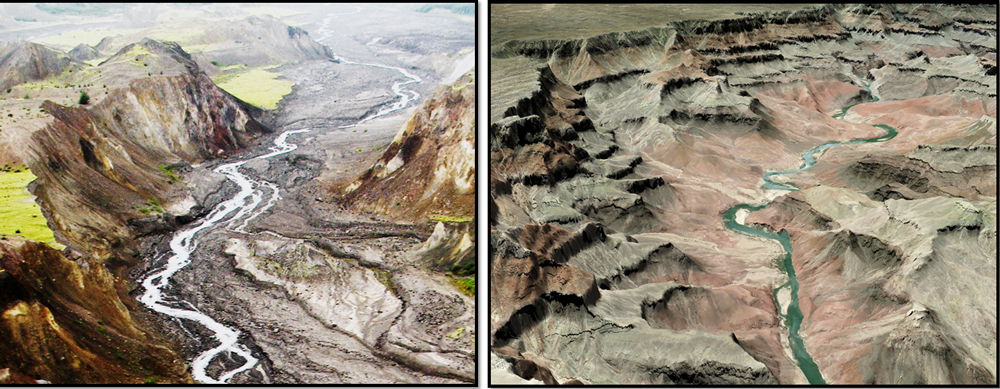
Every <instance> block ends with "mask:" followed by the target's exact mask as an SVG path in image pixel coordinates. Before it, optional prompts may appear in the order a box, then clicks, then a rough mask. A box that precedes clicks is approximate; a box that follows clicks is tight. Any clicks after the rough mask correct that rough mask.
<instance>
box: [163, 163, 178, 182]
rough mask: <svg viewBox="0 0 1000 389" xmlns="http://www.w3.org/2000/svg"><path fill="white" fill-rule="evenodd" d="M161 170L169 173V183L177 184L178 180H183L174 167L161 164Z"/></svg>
mask: <svg viewBox="0 0 1000 389" xmlns="http://www.w3.org/2000/svg"><path fill="white" fill-rule="evenodd" d="M159 169H160V171H161V172H163V174H166V175H167V183H168V184H176V183H178V182H183V180H182V179H181V176H180V175H178V174H177V172H175V171H174V168H172V167H170V166H167V165H160V168H159Z"/></svg>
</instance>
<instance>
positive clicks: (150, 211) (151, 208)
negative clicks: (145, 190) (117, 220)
mask: <svg viewBox="0 0 1000 389" xmlns="http://www.w3.org/2000/svg"><path fill="white" fill-rule="evenodd" d="M132 208H134V209H136V210H138V211H139V213H141V214H143V215H147V216H162V215H163V205H162V204H161V203H160V200H158V199H155V198H151V199H149V200H146V202H145V203H143V204H142V206H135V205H134V206H132Z"/></svg>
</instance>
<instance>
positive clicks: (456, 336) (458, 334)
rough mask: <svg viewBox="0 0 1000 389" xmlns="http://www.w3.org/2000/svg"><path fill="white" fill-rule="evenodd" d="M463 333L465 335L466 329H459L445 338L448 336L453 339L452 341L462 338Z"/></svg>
mask: <svg viewBox="0 0 1000 389" xmlns="http://www.w3.org/2000/svg"><path fill="white" fill-rule="evenodd" d="M463 333H465V327H458V328H456V329H455V330H454V331H452V332H450V333H448V334H447V335H445V336H447V337H449V338H452V339H458V337H459V336H462V334H463Z"/></svg>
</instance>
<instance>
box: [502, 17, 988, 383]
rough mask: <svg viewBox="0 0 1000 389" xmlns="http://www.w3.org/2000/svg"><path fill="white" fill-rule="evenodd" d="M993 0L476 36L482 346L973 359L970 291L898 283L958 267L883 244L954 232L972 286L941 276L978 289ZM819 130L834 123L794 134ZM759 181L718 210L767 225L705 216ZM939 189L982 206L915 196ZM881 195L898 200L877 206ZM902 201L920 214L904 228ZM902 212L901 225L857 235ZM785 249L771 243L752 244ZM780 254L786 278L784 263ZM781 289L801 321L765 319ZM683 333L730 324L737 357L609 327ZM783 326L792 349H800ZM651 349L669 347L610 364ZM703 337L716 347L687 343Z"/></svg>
mask: <svg viewBox="0 0 1000 389" xmlns="http://www.w3.org/2000/svg"><path fill="white" fill-rule="evenodd" d="M580 7H585V6H583V5H580ZM994 13H995V7H992V6H975V5H948V6H941V7H929V6H925V5H871V6H869V5H849V6H848V5H831V6H823V7H813V8H809V9H804V10H799V11H787V12H777V13H747V14H744V15H742V16H740V17H736V18H730V19H724V20H712V21H705V20H685V21H680V22H674V23H671V24H668V25H665V26H660V27H652V28H645V29H640V30H636V31H624V32H612V33H607V34H601V35H597V36H593V37H589V38H584V39H574V40H537V39H526V40H517V39H514V40H508V41H504V42H502V43H501V44H498V45H495V46H494V47H492V48H491V54H492V56H493V58H492V62H491V63H492V64H493V68H492V71H491V86H492V88H491V95H492V96H491V104H492V105H491V107H490V160H491V168H492V169H491V175H490V198H489V202H490V209H489V215H490V228H491V242H490V245H491V247H490V253H491V254H490V255H491V269H490V271H491V273H490V274H491V276H492V278H491V280H492V283H493V284H495V285H491V295H490V303H491V317H490V326H491V336H492V340H491V345H492V346H493V349H492V351H493V352H494V354H495V357H496V358H499V360H502V361H504V363H500V364H498V366H501V368H503V369H507V370H505V372H506V373H511V374H513V375H514V376H516V377H519V378H520V379H523V380H532V379H534V380H540V381H543V382H547V383H552V382H563V383H564V382H567V381H571V382H575V381H573V380H579V382H583V383H605V384H639V383H668V382H674V383H680V382H689V383H690V382H695V383H711V382H730V383H752V382H766V381H768V380H776V381H777V382H780V383H785V384H792V383H805V382H807V381H806V380H807V376H806V375H809V376H808V380H810V381H812V380H815V379H817V378H819V379H822V380H825V382H827V383H840V384H859V383H876V384H921V383H938V384H948V383H953V384H955V383H964V384H970V383H981V384H982V383H991V382H995V381H996V378H995V377H996V373H995V371H993V369H994V367H993V366H995V361H996V355H995V339H996V338H995V334H992V335H991V334H990V331H986V332H984V331H982V328H983V327H982V326H979V325H974V324H971V323H972V322H973V321H974V322H976V323H985V326H986V327H989V328H992V327H994V326H995V313H994V312H993V311H994V310H995V308H989V307H990V304H993V302H992V301H991V300H990V299H986V301H982V300H978V301H977V302H975V303H972V302H969V303H968V305H966V303H965V302H963V303H962V304H951V303H947V301H948V300H943V299H942V300H937V299H933V298H927V297H920V298H917V297H915V296H917V295H920V296H928V295H931V294H933V293H929V292H917V290H918V289H920V288H918V287H917V286H916V285H917V282H916V281H915V280H917V279H919V280H921V281H920V282H929V283H933V284H938V283H944V284H951V283H952V282H954V281H948V280H955V279H959V278H961V277H963V275H965V274H967V272H968V271H969V270H968V268H966V267H963V266H958V265H951V264H948V265H943V264H941V262H940V261H934V260H931V261H927V260H916V259H907V258H909V257H907V256H906V254H904V252H905V251H906V250H916V249H918V247H917V246H914V244H916V243H920V244H919V247H920V248H919V250H922V251H920V253H921V254H920V255H917V256H915V257H913V258H920V257H923V258H926V257H927V256H928V255H931V256H932V257H933V258H938V256H940V257H942V258H943V257H947V256H951V255H954V256H960V255H958V254H956V252H957V251H958V250H962V249H960V248H964V249H966V250H972V251H974V252H976V255H975V258H976V260H975V261H974V264H973V263H970V264H968V266H969V268H980V269H981V270H983V272H984V273H983V274H985V276H982V277H980V278H976V279H977V280H978V281H977V282H978V283H979V284H980V285H981V286H982V288H983V289H982V290H973V289H971V288H966V287H955V288H943V289H948V292H942V293H944V294H947V295H949V296H951V298H952V299H963V300H965V301H969V300H977V299H978V297H977V296H981V295H983V294H984V293H988V292H987V291H989V290H993V289H995V285H996V281H995V264H991V263H990V262H989V261H988V260H987V259H986V258H990V256H991V255H992V257H995V250H990V249H985V250H984V248H986V247H988V246H986V244H987V243H990V242H993V241H995V232H989V231H990V228H991V227H989V224H990V223H989V222H986V221H985V220H986V219H988V217H989V212H990V211H989V210H990V209H993V208H995V193H996V181H995V178H994V176H995V174H996V162H995V147H996V124H995V123H996V119H995V118H996V109H995V105H996V77H995V75H990V72H991V71H992V70H991V69H994V68H995V60H996V49H995V42H991V41H989V40H990V39H993V40H995V38H996V29H995V20H993V16H992V15H993V14H994ZM502 16H503V17H499V18H498V19H497V20H504V18H513V17H517V16H516V15H513V14H512V15H502ZM993 72H995V71H993ZM872 124H879V125H880V126H878V127H876V126H873V125H872ZM887 126H888V127H891V128H893V129H895V130H893V131H896V130H898V134H897V133H895V132H893V135H892V136H890V135H886V136H884V137H883V138H885V139H881V140H883V141H884V142H883V143H879V145H878V146H875V145H869V144H865V142H862V141H860V140H862V139H876V138H878V136H879V135H881V134H884V133H885V131H886V129H885V128H886V127H887ZM856 140H857V141H856ZM833 142H844V143H846V144H842V145H839V146H837V147H829V148H827V147H823V148H822V149H821V150H820V151H819V152H818V153H815V154H814V153H807V151H809V150H810V149H813V148H814V147H819V146H821V145H830V144H832V143H833ZM848 142H849V143H848ZM803 155H806V156H805V157H803ZM805 167H808V169H807V168H805ZM796 168H798V169H796ZM777 172H782V176H780V178H778V177H779V176H774V175H771V176H768V175H765V173H777ZM762 176H763V177H769V178H773V179H779V180H785V181H787V182H788V185H786V186H783V187H782V188H780V189H776V188H777V187H778V185H776V184H767V182H766V181H765V182H763V183H762V181H761V178H762ZM762 184H765V185H762ZM793 184H794V185H793ZM821 188H822V189H823V190H829V191H833V190H834V189H836V190H838V191H839V190H846V191H847V192H846V193H850V196H847V195H846V194H843V195H831V194H829V193H828V192H823V191H822V190H820V189H821ZM796 189H802V190H803V192H801V193H800V192H796V193H795V194H794V195H788V194H787V193H788V192H787V191H788V190H796ZM806 193H808V194H809V195H808V196H811V197H809V198H808V199H805V198H803V197H802V196H803V195H804V194H806ZM813 193H826V194H825V195H815V196H814V195H812V194H813ZM836 193H840V192H836ZM782 195H785V196H784V197H782ZM775 198H777V200H776V201H775V202H774V203H773V204H771V205H770V206H767V207H764V209H763V210H759V211H754V212H753V213H752V216H750V217H747V216H746V214H737V215H736V216H735V219H736V220H737V222H738V223H741V224H742V223H743V221H741V220H745V221H746V223H745V224H746V225H748V226H758V227H760V228H764V229H765V230H767V231H773V232H774V233H775V234H773V235H776V236H777V235H778V234H777V233H778V232H779V231H782V230H784V231H785V232H787V233H788V234H789V235H790V242H791V243H790V244H791V247H788V248H786V247H783V246H781V245H777V244H775V241H774V240H768V239H761V238H759V237H753V236H749V235H744V234H739V233H736V232H733V231H731V230H729V229H727V228H726V226H725V224H724V222H723V218H722V217H721V216H722V215H723V213H724V212H726V210H729V209H731V208H732V207H733V206H734V205H737V204H754V205H764V204H768V203H769V202H770V200H772V199H775ZM938 202H940V204H939V203H938ZM948 202H955V203H956V204H963V207H965V208H968V209H970V212H972V213H974V214H977V215H983V216H982V217H983V218H984V219H982V220H984V221H982V222H976V223H972V222H969V223H967V222H965V221H963V222H960V223H956V222H955V221H956V220H965V216H961V215H959V214H958V213H944V214H939V213H937V212H938V211H936V210H937V209H941V208H937V207H938V206H943V204H944V203H948ZM860 204H865V206H866V207H869V208H866V209H868V210H869V211H870V212H868V213H867V217H869V218H875V217H876V216H875V215H877V214H881V215H883V216H885V219H877V220H875V219H870V220H869V219H866V221H865V222H860V221H857V222H855V221H849V220H846V219H845V217H846V216H845V214H844V212H851V213H852V214H854V213H855V212H857V214H856V215H859V216H857V217H858V218H861V216H860V215H861V214H864V212H862V211H860V210H859V209H860V208H857V207H859V205H860ZM867 204H873V205H871V206H868V205H867ZM903 204H907V205H906V206H905V207H904V208H906V209H907V211H905V212H903V211H900V212H903V213H893V211H890V212H889V213H888V214H885V213H878V212H875V210H876V209H878V205H882V206H884V207H886V208H888V209H893V207H900V206H903ZM932 204H933V205H934V206H933V207H932V206H931V205H932ZM970 204H974V206H973V205H970ZM911 206H912V207H914V208H912V209H911V208H910V207H911ZM919 206H924V207H927V208H918V207H919ZM932 210H934V211H932ZM904 213H905V215H906V217H907V218H923V217H929V215H936V216H933V218H936V219H939V220H940V222H941V223H943V224H942V225H937V224H936V223H937V222H935V223H931V224H930V225H925V224H923V223H918V224H919V225H920V228H918V229H915V230H912V229H911V227H903V226H910V224H908V223H909V222H905V220H904V218H903V216H902V215H903V214H904ZM741 218H742V219H741ZM956 218H957V219H956ZM897 219H898V220H897ZM859 220H860V219H859ZM900 220H903V221H902V222H901V221H900ZM946 220H947V221H948V222H946ZM885 223H888V224H885ZM897 223H898V224H897ZM931 225H933V228H932V227H931ZM949 225H953V226H952V227H949ZM806 226H808V227H806ZM977 226H978V227H977ZM861 227H863V228H861ZM859 228H860V229H859ZM904 230H905V231H907V233H908V234H909V235H907V236H910V238H907V239H909V240H904V239H903V237H902V236H903V235H898V237H897V240H898V241H891V240H890V241H887V240H886V238H884V237H882V236H881V235H884V234H903V232H902V231H904ZM597 231H600V233H599V234H598V233H597ZM983 231H985V232H983ZM785 232H781V234H783V233H785ZM582 236H586V237H587V238H586V239H578V238H579V237H582ZM894 236H897V235H894ZM973 236H977V238H975V239H971V238H972V237H973ZM963 239H968V240H963ZM566 242H570V243H566ZM572 242H576V243H572ZM581 242H586V243H581ZM931 242H934V243H931ZM563 247H565V248H563ZM901 248H906V250H902V249H901ZM935 250H939V251H935ZM949 250H956V252H952V251H949ZM788 251H790V252H791V253H792V257H791V264H789V265H785V264H782V263H780V262H779V261H776V259H780V258H781V255H782V253H783V252H788ZM845 253H850V254H845ZM931 253H936V254H931ZM980 254H982V256H980ZM845 256H849V257H850V258H851V260H850V261H847V260H844V262H840V261H841V258H845ZM932 264H938V265H937V266H940V267H934V266H932ZM786 266H792V267H794V269H791V270H792V272H786V271H785V270H789V269H786V268H785V267H786ZM931 268H934V269H936V270H934V271H927V272H924V271H923V270H916V269H931ZM796 274H797V279H796V280H794V281H795V282H797V284H796V285H797V286H796V287H795V288H798V289H795V288H785V286H787V285H789V284H790V282H792V280H790V278H791V277H796ZM904 280H905V281H904ZM833 285H836V286H833ZM991 288H992V289H991ZM790 289H794V290H795V291H791V290H790ZM791 293H797V296H796V297H795V299H797V301H798V303H797V304H800V305H801V312H802V316H803V318H802V321H801V327H799V326H800V324H799V323H798V322H793V321H792V320H790V319H786V316H787V315H786V313H787V311H788V309H789V301H792V300H793V298H792V296H790V294H791ZM960 296H964V297H960ZM945 311H947V313H943V312H945ZM907 312H909V313H910V314H909V316H907ZM958 312H963V313H958ZM583 323H588V324H585V325H584V324H583ZM591 323H592V324H591ZM581 325H584V326H585V327H586V328H584V327H580V326H581ZM792 327H794V330H791V328H792ZM876 327H877V328H876ZM916 327H919V328H920V329H919V330H917V329H914V328H916ZM581 333H583V334H587V335H585V336H581V337H579V338H577V337H573V336H571V335H578V334H581ZM691 333H698V334H704V335H705V338H704V339H701V340H699V342H706V343H703V344H712V345H716V344H718V345H720V347H721V345H722V344H724V343H725V341H729V342H732V343H733V344H736V345H738V347H739V350H738V351H735V352H734V354H731V355H726V357H735V356H736V355H742V356H746V357H747V358H749V359H750V360H752V361H753V362H754V363H746V364H742V365H740V364H738V363H737V364H736V365H732V363H734V362H733V361H728V362H723V361H722V359H721V358H723V357H722V356H719V355H717V354H712V353H705V354H701V355H697V356H696V355H681V354H676V353H673V350H676V349H677V346H663V347H664V349H669V350H671V353H669V354H670V355H666V354H668V353H656V352H653V351H649V352H646V351H643V352H640V353H638V354H636V355H622V354H619V350H618V349H616V348H615V347H618V346H619V344H618V343H616V342H617V341H618V340H619V339H633V337H634V339H637V341H638V339H642V340H641V341H647V340H648V339H650V338H656V339H658V341H675V342H681V341H682V339H686V338H685V337H686V336H688V335H690V334H691ZM795 333H797V335H795ZM654 334H655V335H654ZM790 334H792V335H790ZM793 335H794V336H793ZM795 336H800V337H801V340H796V339H795ZM583 338H585V339H586V341H583V340H582V339H583ZM861 338H864V339H867V340H865V341H857V342H856V341H854V340H850V339H861ZM707 339H713V340H707ZM588 342H591V343H588ZM713 342H718V343H713ZM991 342H992V343H991ZM795 344H802V345H804V346H802V347H799V346H795ZM868 345H873V346H868ZM803 349H804V350H806V351H805V353H807V355H808V354H811V355H812V356H813V359H814V360H815V363H816V365H818V373H816V374H815V375H813V373H812V372H808V373H804V370H803V369H800V365H801V364H803V363H804V362H802V361H803V360H804V359H802V358H799V354H801V353H802V352H803V351H802V350H803ZM930 349H933V350H941V351H942V352H943V354H942V355H944V356H942V357H932V356H931V355H930V353H929V352H926V350H930ZM921 350H925V351H921ZM793 353H794V355H795V357H794V358H793ZM671 358H673V359H671ZM680 360H683V361H684V363H681V362H680ZM649 361H656V362H655V363H657V364H658V366H671V367H670V368H669V369H667V368H660V369H648V370H642V373H637V372H636V371H634V370H631V369H632V367H633V366H635V365H633V364H642V363H648V362H649ZM858 361H864V362H858ZM715 363H718V364H721V365H724V366H727V367H726V368H706V366H718V365H716V364H715ZM571 364H575V365H573V366H571ZM605 364H607V365H610V366H613V367H614V368H615V369H618V370H613V369H609V370H604V369H605V367H604V366H607V365H605ZM727 364H729V365H727ZM921 364H924V365H926V366H933V368H929V369H927V370H923V369H921V368H920V367H918V366H921ZM504 366H505V367H504ZM761 366H763V367H764V368H763V369H761V370H758V369H759V368H760V367H761ZM874 366H878V368H875V367H874ZM745 369H749V370H745ZM668 371H669V373H668ZM735 372H741V373H735ZM888 372H892V373H888ZM678 376H683V377H686V378H692V377H699V378H698V379H697V380H693V381H684V380H679V379H677V378H675V377H678ZM818 376H821V377H818ZM692 379H693V378H692Z"/></svg>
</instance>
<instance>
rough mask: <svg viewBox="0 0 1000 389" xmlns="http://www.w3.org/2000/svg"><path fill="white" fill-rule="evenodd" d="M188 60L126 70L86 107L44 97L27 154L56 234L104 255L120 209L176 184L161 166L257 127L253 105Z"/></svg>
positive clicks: (121, 227)
mask: <svg viewBox="0 0 1000 389" xmlns="http://www.w3.org/2000/svg"><path fill="white" fill-rule="evenodd" d="M178 50H179V49H178ZM180 58H181V59H183V57H180ZM192 64H193V62H188V63H187V65H188V66H191V67H189V68H188V69H189V71H187V72H185V74H179V75H175V76H155V77H146V78H140V79H136V80H133V81H132V82H130V83H129V84H128V85H127V87H125V88H121V89H116V90H113V91H111V92H110V93H109V94H108V95H107V96H106V97H104V98H103V99H102V101H100V102H99V103H97V104H94V105H93V106H91V107H89V108H77V107H65V106H61V105H58V104H55V103H52V102H46V103H45V104H44V106H43V108H44V109H45V110H46V111H47V112H49V113H50V114H51V115H52V117H53V118H54V119H53V121H52V122H51V123H49V124H48V125H47V126H46V127H45V128H44V129H42V130H40V131H37V132H36V133H34V134H33V135H32V137H31V142H32V143H31V144H30V145H28V154H29V157H28V158H27V159H28V160H29V162H28V164H29V167H30V168H31V170H32V172H34V173H35V174H36V175H37V176H38V180H37V181H35V183H34V187H33V189H32V191H33V193H34V194H35V195H36V196H38V201H39V202H40V203H41V204H42V206H43V208H44V209H45V211H46V216H47V218H48V220H49V222H50V225H52V226H53V230H54V231H56V234H57V237H58V238H59V240H60V241H64V242H66V244H67V245H68V246H70V247H73V248H76V249H79V250H81V251H83V252H88V253H91V254H93V255H95V256H97V257H98V258H105V259H106V258H108V257H110V256H111V255H112V248H114V247H119V246H120V245H122V242H123V240H125V239H126V238H127V237H129V236H130V234H131V233H133V231H132V230H131V229H130V227H129V224H128V223H127V221H128V220H129V219H133V218H143V217H147V216H149V215H150V214H155V213H157V212H151V211H156V210H155V209H152V210H151V208H155V207H159V208H164V207H166V206H167V205H168V204H169V203H170V201H171V200H174V199H176V197H177V194H178V193H180V192H181V191H182V189H183V186H182V185H180V184H179V183H178V182H176V180H174V179H172V177H171V176H170V175H169V174H168V173H167V171H166V170H165V167H167V166H170V165H173V164H177V163H182V162H184V163H196V162H200V161H204V160H205V159H208V158H212V157H218V156H222V155H225V154H226V153H229V152H232V151H235V150H239V149H241V148H243V147H246V146H247V145H249V144H250V142H251V140H252V139H253V137H255V136H256V135H258V134H260V133H261V132H263V131H266V128H264V127H263V126H262V125H260V123H258V122H257V121H256V120H255V119H253V118H252V117H251V116H250V113H251V112H254V110H255V108H252V107H249V106H247V105H246V104H244V103H242V102H240V101H238V100H236V99H235V98H233V97H232V96H230V95H228V94H227V93H225V92H224V91H222V90H220V89H219V88H217V87H216V86H215V85H214V84H213V83H212V81H211V80H210V79H209V78H208V77H207V76H205V74H204V73H202V72H201V71H200V70H198V69H197V68H196V67H194V66H193V65H192ZM143 208H146V210H147V212H141V211H142V210H143ZM162 212H163V211H162V209H159V213H162Z"/></svg>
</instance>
